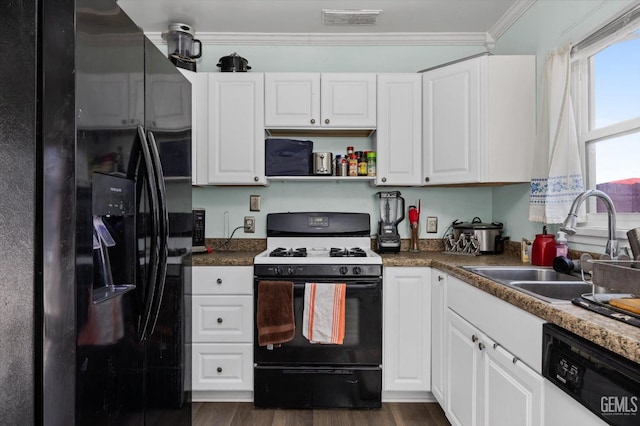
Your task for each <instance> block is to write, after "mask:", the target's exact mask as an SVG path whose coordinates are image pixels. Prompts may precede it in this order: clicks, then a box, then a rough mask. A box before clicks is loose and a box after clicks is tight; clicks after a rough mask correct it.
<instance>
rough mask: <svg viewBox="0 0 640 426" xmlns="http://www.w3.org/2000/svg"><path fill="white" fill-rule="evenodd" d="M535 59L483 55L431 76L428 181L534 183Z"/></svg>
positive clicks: (427, 85) (427, 76)
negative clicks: (532, 170)
mask: <svg viewBox="0 0 640 426" xmlns="http://www.w3.org/2000/svg"><path fill="white" fill-rule="evenodd" d="M535 84H536V78H535V56H482V57H479V58H474V59H470V60H467V61H462V62H458V63H455V64H452V65H447V66H443V67H441V68H436V69H433V70H431V71H427V72H425V73H424V74H423V139H424V144H423V176H424V178H423V184H425V185H439V184H458V183H501V182H527V181H529V179H530V178H531V167H532V156H533V147H534V144H535V138H536V125H535V120H536V111H535V107H536V98H535V96H536V89H535Z"/></svg>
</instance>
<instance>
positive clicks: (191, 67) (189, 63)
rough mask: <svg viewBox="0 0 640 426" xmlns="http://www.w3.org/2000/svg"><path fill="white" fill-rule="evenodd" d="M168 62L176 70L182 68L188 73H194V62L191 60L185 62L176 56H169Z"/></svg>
mask: <svg viewBox="0 0 640 426" xmlns="http://www.w3.org/2000/svg"><path fill="white" fill-rule="evenodd" d="M169 60H170V61H171V62H172V63H173V65H175V66H176V67H178V68H183V69H185V70H189V71H193V72H195V71H196V61H194V60H193V59H190V60H187V59H184V58H181V57H177V56H176V55H169Z"/></svg>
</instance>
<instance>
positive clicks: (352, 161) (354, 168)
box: [349, 154, 358, 176]
mask: <svg viewBox="0 0 640 426" xmlns="http://www.w3.org/2000/svg"><path fill="white" fill-rule="evenodd" d="M349 176H358V157H357V156H356V155H355V154H351V155H349Z"/></svg>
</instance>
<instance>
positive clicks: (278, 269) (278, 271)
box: [273, 266, 284, 275]
mask: <svg viewBox="0 0 640 426" xmlns="http://www.w3.org/2000/svg"><path fill="white" fill-rule="evenodd" d="M273 272H274V273H275V274H276V275H282V273H283V272H284V271H283V270H282V266H276V267H275V268H273Z"/></svg>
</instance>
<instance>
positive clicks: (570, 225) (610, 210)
mask: <svg viewBox="0 0 640 426" xmlns="http://www.w3.org/2000/svg"><path fill="white" fill-rule="evenodd" d="M589 197H596V198H599V199H600V200H602V202H603V203H604V205H605V207H606V208H607V217H608V219H609V241H607V247H606V248H605V253H606V254H608V255H609V256H611V259H617V258H618V240H617V239H616V208H615V207H614V205H613V201H611V198H609V196H608V195H607V194H605V193H604V192H602V191H600V190H598V189H591V190H589V191H585V192H583V193H582V194H580V195H578V196H577V197H576V199H575V200H573V204H571V209H570V210H569V214H568V215H567V218H566V219H565V220H564V222H563V223H562V226H560V230H561V231H563V232H566V233H567V234H569V235H574V234H575V233H576V222H577V219H578V209H579V208H580V206H581V205H582V203H583V202H584V200H586V199H587V198H589Z"/></svg>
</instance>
